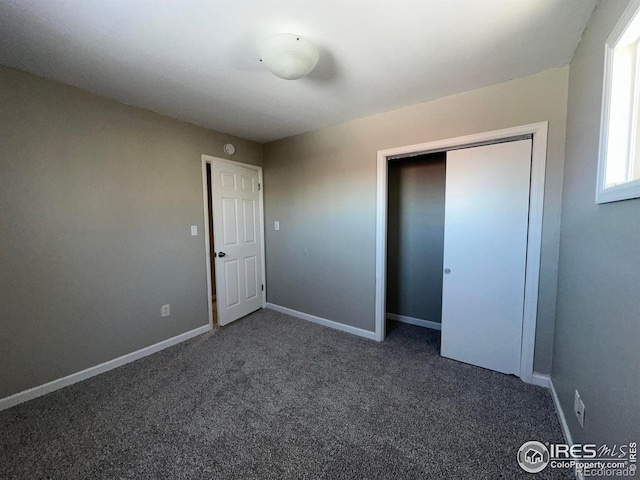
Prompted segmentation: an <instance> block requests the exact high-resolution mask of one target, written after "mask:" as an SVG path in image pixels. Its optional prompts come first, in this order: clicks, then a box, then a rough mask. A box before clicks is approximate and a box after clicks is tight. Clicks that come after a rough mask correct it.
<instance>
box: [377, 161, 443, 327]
mask: <svg viewBox="0 0 640 480" xmlns="http://www.w3.org/2000/svg"><path fill="white" fill-rule="evenodd" d="M445 159H446V153H444V152H442V153H437V154H432V155H421V156H419V157H414V158H411V159H407V160H400V161H395V162H390V163H389V209H388V212H389V213H388V223H387V230H388V234H387V312H389V313H395V314H398V315H404V316H408V317H413V318H420V319H422V320H429V321H432V322H440V321H441V320H442V262H443V256H444V194H445V184H446V177H445V173H446V166H445Z"/></svg>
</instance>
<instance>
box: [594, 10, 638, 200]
mask: <svg viewBox="0 0 640 480" xmlns="http://www.w3.org/2000/svg"><path fill="white" fill-rule="evenodd" d="M638 15H640V0H633V1H632V2H631V3H629V5H628V6H627V9H626V10H625V11H624V13H623V14H622V16H621V17H620V20H618V23H617V24H616V26H615V27H614V29H613V31H612V32H611V34H610V35H609V38H607V41H606V43H605V52H604V79H603V88H602V117H601V121H600V145H599V155H598V175H597V185H596V203H598V204H601V203H609V202H618V201H621V200H629V199H633V198H639V197H640V178H639V179H635V180H628V181H626V182H623V183H619V184H617V185H613V186H611V187H606V186H605V183H606V172H607V150H608V140H609V138H608V137H609V117H610V111H611V94H612V85H611V84H612V79H613V56H614V50H615V47H616V44H617V43H618V42H619V41H620V39H621V38H622V36H623V35H624V33H625V32H626V30H627V28H628V27H629V26H630V24H631V22H633V20H634V19H635V18H636V17H637V16H638ZM635 82H636V85H635V95H634V97H635V96H636V95H638V93H639V92H638V90H639V89H640V75H639V74H636V78H635ZM634 109H635V106H634ZM638 115H640V112H636V113H635V114H634V116H633V118H632V119H631V122H633V123H635V122H637V121H638ZM628 147H629V145H628ZM638 161H640V158H639V159H638Z"/></svg>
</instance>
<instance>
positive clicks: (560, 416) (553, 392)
mask: <svg viewBox="0 0 640 480" xmlns="http://www.w3.org/2000/svg"><path fill="white" fill-rule="evenodd" d="M549 388H550V390H551V397H552V398H553V404H554V405H555V407H556V413H557V414H558V420H560V428H561V429H562V434H563V435H564V440H565V442H567V444H568V445H573V438H571V431H570V430H569V424H568V423H567V417H565V415H564V410H562V405H560V399H559V398H558V393H557V392H556V389H555V387H554V386H553V381H552V380H549Z"/></svg>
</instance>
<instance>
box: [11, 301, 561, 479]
mask: <svg viewBox="0 0 640 480" xmlns="http://www.w3.org/2000/svg"><path fill="white" fill-rule="evenodd" d="M390 323H394V322H390ZM389 330H390V331H389V335H388V339H387V341H385V342H384V343H382V344H378V343H376V342H373V341H370V340H365V339H362V338H359V337H356V336H352V335H349V334H346V333H342V332H338V331H335V330H330V329H328V328H325V327H321V326H318V325H314V324H311V323H308V322H305V321H303V320H298V319H294V318H292V317H288V316H286V315H282V314H280V313H277V312H274V311H271V310H262V311H259V312H256V313H254V314H252V315H250V316H248V317H246V318H244V319H242V320H239V321H238V322H235V323H234V324H231V325H229V326H227V327H224V328H222V329H218V330H215V331H214V332H211V333H209V334H205V335H202V336H200V337H197V338H194V339H192V340H190V341H187V342H185V343H183V344H180V345H177V346H175V347H172V348H170V349H167V350H164V351H163V352H160V353H157V354H155V355H152V356H150V357H147V358H145V359H142V360H139V361H137V362H135V363H133V364H129V365H126V366H124V367H121V368H118V369H116V370H113V371H111V372H108V373H105V374H103V375H100V376H98V377H94V378H92V379H90V380H87V381H85V382H82V383H79V384H76V385H73V386H71V387H68V388H65V389H63V390H59V391H57V392H54V393H52V394H50V395H47V396H45V397H41V398H38V399H35V400H33V401H31V402H28V403H25V404H22V405H19V406H17V407H14V408H12V409H9V410H5V411H4V412H0V478H2V479H17V478H20V479H40V478H55V479H117V478H132V479H133V478H135V479H156V478H157V479H160V478H166V479H187V478H188V479H205V478H212V479H227V478H229V479H236V478H237V479H253V478H259V479H284V478H291V479H293V478H295V479H298V478H308V479H320V478H321V479H340V478H357V479H378V478H380V479H411V478H416V479H418V478H419V479H429V478H433V479H463V478H477V479H496V478H509V479H512V478H529V479H530V478H552V476H555V477H558V476H560V474H559V473H558V472H554V473H553V472H548V471H547V472H544V474H539V475H529V474H526V473H524V472H523V471H522V470H520V467H519V466H518V465H517V463H516V452H517V450H518V448H519V447H520V445H521V444H522V443H524V442H525V441H527V440H540V441H543V442H561V441H562V434H561V431H560V428H559V424H558V420H557V418H556V415H555V413H554V409H553V404H552V401H551V398H550V395H549V393H548V392H547V391H546V390H544V389H542V388H539V387H534V386H531V385H526V384H524V383H522V382H521V381H520V380H519V379H517V378H515V377H511V376H507V375H502V374H498V373H494V372H490V371H487V370H483V369H481V368H477V367H472V366H469V365H465V364H462V363H458V362H454V361H451V360H447V359H444V358H441V357H440V356H439V354H438V350H439V333H438V332H435V331H432V330H426V329H422V328H419V327H414V326H411V325H405V324H394V325H391V326H390V329H389ZM563 473H564V475H567V478H568V473H567V472H563Z"/></svg>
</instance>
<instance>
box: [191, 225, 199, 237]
mask: <svg viewBox="0 0 640 480" xmlns="http://www.w3.org/2000/svg"><path fill="white" fill-rule="evenodd" d="M191 236H192V237H197V236H198V226H197V225H191Z"/></svg>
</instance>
